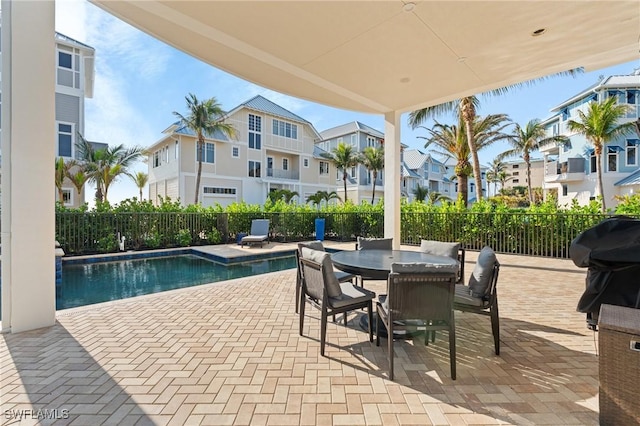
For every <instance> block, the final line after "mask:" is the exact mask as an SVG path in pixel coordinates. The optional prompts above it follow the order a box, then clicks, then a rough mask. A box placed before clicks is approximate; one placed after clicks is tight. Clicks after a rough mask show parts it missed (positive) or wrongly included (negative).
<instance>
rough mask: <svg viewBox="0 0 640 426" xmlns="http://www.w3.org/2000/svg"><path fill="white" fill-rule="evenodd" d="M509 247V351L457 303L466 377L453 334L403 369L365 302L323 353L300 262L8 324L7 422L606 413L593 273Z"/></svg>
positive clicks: (487, 418) (505, 320)
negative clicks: (589, 296)
mask: <svg viewBox="0 0 640 426" xmlns="http://www.w3.org/2000/svg"><path fill="white" fill-rule="evenodd" d="M289 248H290V247H289ZM346 248H352V244H349V245H348V246H347V247H346ZM245 250H247V251H248V250H254V249H245ZM258 250H260V249H255V252H258ZM266 250H269V248H268V247H267V248H266ZM476 256H477V253H473V252H469V253H468V255H467V261H468V264H467V265H466V271H467V276H468V275H469V274H470V272H471V271H472V269H473V263H474V262H475V258H476ZM498 258H499V260H500V261H501V263H502V268H501V272H500V280H499V283H498V289H499V301H500V317H501V333H502V334H501V336H502V352H501V356H499V357H498V356H495V355H494V353H493V341H492V336H491V332H490V322H489V318H488V317H484V316H479V315H474V314H469V313H456V327H457V330H456V334H457V349H458V354H457V360H458V379H457V380H455V381H452V380H451V379H450V375H449V362H448V343H447V342H448V339H447V337H446V334H445V333H440V334H439V335H438V339H437V340H436V342H435V344H430V345H429V346H428V347H425V346H424V345H423V344H422V343H421V342H420V341H419V339H417V340H416V341H415V342H411V341H407V342H398V343H397V344H396V346H395V347H396V355H397V356H398V358H397V360H396V380H395V381H394V382H391V381H389V380H387V375H386V368H387V358H386V345H385V344H384V342H383V344H382V345H381V346H380V347H376V346H375V342H374V343H369V341H368V339H367V335H366V333H365V332H364V331H362V330H360V329H359V328H358V326H357V320H358V315H361V314H360V313H357V314H352V315H351V316H350V317H349V324H348V327H344V326H343V325H340V324H330V325H329V329H328V335H327V341H328V346H327V357H321V356H320V354H319V340H318V336H319V332H320V327H319V324H320V323H319V315H318V312H317V311H315V310H314V309H312V308H310V309H307V314H308V315H309V317H308V318H307V319H306V321H305V330H304V336H302V337H301V336H299V335H298V329H297V327H298V318H297V316H296V314H295V313H294V283H295V270H288V271H283V272H277V273H270V274H265V275H260V276H255V277H249V278H243V279H237V280H232V281H226V282H221V283H217V284H210V285H204V286H199V287H195V288H189V289H183V290H176V291H171V292H166V293H161V294H156V295H149V296H142V297H137V298H134V299H128V300H122V301H117V302H110V303H106V304H101V305H94V306H88V307H83V308H76V309H69V310H65V311H59V312H58V324H57V325H55V326H53V327H50V328H47V329H42V330H36V331H32V332H26V333H21V334H15V335H11V334H4V335H1V336H0V386H1V388H0V407H1V410H2V413H1V415H2V420H0V423H2V424H11V423H12V422H13V421H14V419H11V418H10V417H11V416H12V413H17V412H18V411H16V410H26V409H29V410H58V411H57V412H56V411H48V412H46V413H45V412H44V411H42V412H40V414H47V413H48V414H49V415H58V417H65V416H66V415H68V418H67V419H59V420H57V422H58V423H60V424H65V423H71V424H87V425H99V424H114V425H116V424H117V425H126V424H158V425H160V424H176V425H182V424H209V425H220V424H237V425H260V424H269V425H286V424H302V425H315V424H317V425H330V424H335V425H358V424H370V425H379V424H384V425H395V424H403V425H408V424H416V425H430V424H437V425H446V424H451V425H465V424H474V425H483V424H516V425H530V424H536V425H539V424H549V425H560V424H576V425H595V424H597V423H598V358H597V355H596V345H597V333H593V332H592V331H590V330H588V329H587V328H586V325H585V317H584V315H583V314H579V313H577V312H575V306H576V304H577V301H578V298H579V297H580V295H581V294H582V290H583V288H584V278H585V270H581V269H578V268H576V267H575V266H573V264H572V263H571V262H570V261H564V260H553V259H542V258H530V257H521V256H508V255H499V256H498ZM367 287H371V288H372V289H373V290H375V291H377V292H383V289H384V283H382V282H373V281H371V282H370V281H367ZM7 410H9V411H7ZM11 410H13V411H11ZM64 410H67V411H64ZM22 413H28V412H25V411H22ZM34 413H35V414H38V413H37V412H36V411H32V412H31V414H30V415H31V416H32V415H33V414H34ZM51 422H52V421H51V420H41V421H40V423H41V424H48V423H51ZM35 423H38V421H37V420H34V419H31V418H29V419H28V420H23V421H22V422H21V423H19V424H21V425H22V424H35Z"/></svg>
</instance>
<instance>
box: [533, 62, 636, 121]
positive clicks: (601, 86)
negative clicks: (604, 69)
mask: <svg viewBox="0 0 640 426" xmlns="http://www.w3.org/2000/svg"><path fill="white" fill-rule="evenodd" d="M626 87H629V88H640V74H638V70H636V71H634V72H633V73H631V74H629V75H612V76H609V77H606V78H603V79H602V80H600V81H599V82H597V83H595V84H592V85H591V86H589V87H587V88H586V89H584V90H582V91H581V92H580V93H578V94H577V95H574V96H572V97H570V98H569V99H567V100H565V101H564V102H562V103H561V104H559V105H557V106H555V107H553V108H551V111H558V110H560V109H561V108H563V107H565V106H566V105H569V104H572V103H574V102H576V101H578V100H580V99H582V98H585V97H587V96H590V95H591V94H593V93H595V92H597V91H600V90H606V89H619V88H626ZM547 120H549V118H547V119H546V120H545V121H547Z"/></svg>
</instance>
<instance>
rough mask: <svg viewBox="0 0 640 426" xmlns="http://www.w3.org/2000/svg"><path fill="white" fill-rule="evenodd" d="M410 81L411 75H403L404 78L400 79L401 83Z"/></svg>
mask: <svg viewBox="0 0 640 426" xmlns="http://www.w3.org/2000/svg"><path fill="white" fill-rule="evenodd" d="M410 81H411V79H410V78H409V77H402V78H401V79H400V83H408V82H410Z"/></svg>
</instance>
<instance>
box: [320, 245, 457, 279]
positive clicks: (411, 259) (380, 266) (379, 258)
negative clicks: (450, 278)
mask: <svg viewBox="0 0 640 426" xmlns="http://www.w3.org/2000/svg"><path fill="white" fill-rule="evenodd" d="M331 260H332V261H333V264H334V265H335V267H336V268H338V269H340V270H341V271H344V272H348V273H350V274H354V275H360V276H361V277H363V278H366V279H370V280H386V279H387V278H388V277H389V273H390V272H391V264H392V263H431V264H434V265H448V266H458V267H459V266H460V264H459V262H458V261H457V260H456V259H453V258H451V257H447V256H436V255H433V254H427V253H422V252H419V251H413V250H344V251H339V252H336V253H333V254H332V255H331Z"/></svg>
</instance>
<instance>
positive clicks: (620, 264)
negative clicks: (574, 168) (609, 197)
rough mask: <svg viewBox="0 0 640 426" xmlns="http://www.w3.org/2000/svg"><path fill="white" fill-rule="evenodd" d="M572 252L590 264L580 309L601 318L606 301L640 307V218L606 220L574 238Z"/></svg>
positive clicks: (584, 264)
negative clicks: (601, 307) (601, 310)
mask: <svg viewBox="0 0 640 426" xmlns="http://www.w3.org/2000/svg"><path fill="white" fill-rule="evenodd" d="M569 256H570V257H571V260H573V263H575V265H576V266H578V267H581V268H588V270H587V278H586V289H585V292H584V293H583V295H582V297H581V298H580V300H579V302H578V307H577V309H578V312H583V313H586V314H588V315H591V316H592V317H595V318H597V316H598V312H599V311H600V305H601V304H603V303H607V304H610V305H618V306H626V307H630V308H640V220H638V219H632V218H629V217H624V216H616V217H612V218H608V219H605V220H603V221H602V222H600V223H599V224H597V225H596V226H594V227H592V228H589V229H587V230H586V231H584V232H583V233H581V234H580V235H578V236H577V237H576V238H575V239H574V240H573V241H572V242H571V246H570V247H569Z"/></svg>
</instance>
